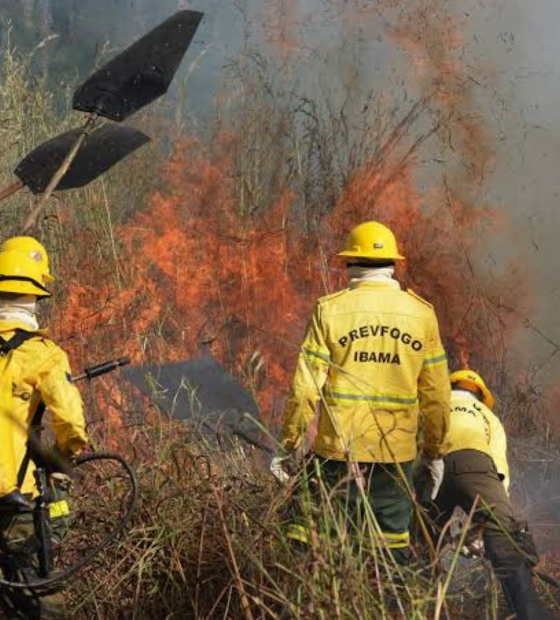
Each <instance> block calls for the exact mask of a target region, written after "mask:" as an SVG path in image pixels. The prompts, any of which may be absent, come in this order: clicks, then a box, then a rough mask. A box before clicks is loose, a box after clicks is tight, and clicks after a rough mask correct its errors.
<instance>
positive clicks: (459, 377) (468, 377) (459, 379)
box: [449, 370, 494, 409]
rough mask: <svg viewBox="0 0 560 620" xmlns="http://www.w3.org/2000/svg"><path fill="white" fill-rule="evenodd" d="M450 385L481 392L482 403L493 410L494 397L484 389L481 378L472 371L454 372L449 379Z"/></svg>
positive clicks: (484, 385) (484, 384)
mask: <svg viewBox="0 0 560 620" xmlns="http://www.w3.org/2000/svg"><path fill="white" fill-rule="evenodd" d="M449 379H450V381H451V385H456V384H459V386H461V385H462V386H464V387H465V388H466V389H467V390H468V389H472V388H475V389H478V390H480V391H481V392H482V402H483V403H484V404H485V405H486V406H487V407H488V408H489V409H493V408H494V397H493V396H492V392H491V391H490V390H489V389H488V388H487V387H486V383H484V380H483V379H482V377H481V376H480V375H479V374H478V373H476V372H474V370H456V371H455V372H452V373H451V376H450V377H449Z"/></svg>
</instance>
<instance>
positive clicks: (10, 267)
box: [0, 250, 51, 297]
mask: <svg viewBox="0 0 560 620" xmlns="http://www.w3.org/2000/svg"><path fill="white" fill-rule="evenodd" d="M0 293H13V294H15V295H35V296H36V297H50V296H51V294H50V293H49V291H48V290H47V289H46V288H45V287H44V285H43V273H42V271H41V268H40V266H39V264H38V263H37V262H36V261H35V260H33V259H32V258H31V257H29V256H28V255H27V254H23V253H22V252H18V251H16V250H8V251H5V252H0Z"/></svg>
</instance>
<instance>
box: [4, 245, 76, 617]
mask: <svg viewBox="0 0 560 620" xmlns="http://www.w3.org/2000/svg"><path fill="white" fill-rule="evenodd" d="M23 239H24V247H23V248H22V251H21V252H20V251H18V250H17V249H9V250H4V251H0V392H1V395H0V396H1V404H0V442H1V444H2V450H1V451H0V568H1V569H2V573H3V574H4V576H5V578H7V579H8V580H17V581H21V579H22V573H23V574H25V573H26V572H27V571H33V570H34V568H35V563H34V559H35V558H34V547H33V520H32V515H31V514H30V512H29V508H30V500H31V499H32V497H33V495H34V494H35V492H36V491H35V485H34V476H33V470H34V467H33V464H32V463H31V464H30V465H29V467H28V468H27V470H26V471H23V470H22V463H23V462H24V458H25V454H26V448H27V437H28V433H29V429H30V426H31V423H32V420H33V416H34V413H35V411H36V409H37V407H38V405H39V403H40V402H41V401H43V402H44V403H45V405H46V406H47V408H48V410H49V411H50V414H51V428H52V430H53V433H54V436H55V439H56V444H57V447H58V449H59V450H60V452H61V453H62V454H63V455H66V456H68V457H72V456H74V455H77V454H78V453H79V452H80V451H81V450H82V449H83V448H84V447H85V446H86V445H87V436H86V431H85V421H84V416H83V407H82V400H81V397H80V393H79V391H78V390H77V388H76V386H75V385H73V383H72V381H71V373H70V366H69V363H68V358H67V356H66V354H65V353H64V351H62V349H60V347H58V346H57V345H56V344H54V343H53V342H52V341H51V340H50V339H49V338H48V337H47V335H46V333H45V332H44V331H42V330H41V329H39V325H38V323H37V316H36V304H37V300H39V299H43V298H46V297H50V293H49V292H48V290H47V289H46V288H45V282H46V281H47V280H49V278H50V279H51V281H52V276H50V274H49V273H48V257H47V255H46V252H45V251H44V248H42V246H41V245H40V244H38V242H36V241H35V240H32V241H34V242H35V244H37V246H38V247H39V250H40V251H39V250H37V248H35V250H33V252H34V255H30V253H29V251H28V249H29V248H28V247H27V246H28V245H29V238H23ZM15 247H16V248H17V247H18V246H17V243H16V246H15ZM1 598H2V603H3V606H4V608H5V611H6V613H7V614H8V617H9V618H53V617H57V618H63V617H67V616H66V613H65V612H64V609H63V604H62V602H61V596H60V594H54V595H49V596H46V597H44V598H39V597H37V596H36V595H35V594H34V593H33V592H31V591H25V590H24V591H22V590H10V589H8V588H3V589H2V597H1Z"/></svg>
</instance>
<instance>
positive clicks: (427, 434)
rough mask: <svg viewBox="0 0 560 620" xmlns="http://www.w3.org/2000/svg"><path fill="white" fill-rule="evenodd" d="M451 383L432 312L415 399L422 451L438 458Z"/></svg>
mask: <svg viewBox="0 0 560 620" xmlns="http://www.w3.org/2000/svg"><path fill="white" fill-rule="evenodd" d="M450 394H451V387H450V384H449V371H448V369H447V356H446V355H445V350H444V348H443V345H442V343H441V338H440V335H439V328H438V324H437V319H436V316H435V314H434V315H433V321H432V324H431V326H430V330H429V332H428V339H427V342H426V354H425V358H424V363H423V366H422V370H421V372H420V376H419V378H418V400H419V405H420V411H421V413H422V417H423V419H424V447H423V452H424V455H425V456H427V457H428V458H438V457H440V456H441V455H442V451H443V442H444V439H445V436H446V434H447V431H448V429H449V410H450V404H449V399H450Z"/></svg>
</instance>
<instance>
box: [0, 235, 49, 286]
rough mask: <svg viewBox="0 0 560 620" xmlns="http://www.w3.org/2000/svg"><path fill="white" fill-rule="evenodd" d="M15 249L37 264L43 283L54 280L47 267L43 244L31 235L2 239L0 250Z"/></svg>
mask: <svg viewBox="0 0 560 620" xmlns="http://www.w3.org/2000/svg"><path fill="white" fill-rule="evenodd" d="M8 250H17V251H18V252H23V253H24V254H27V255H28V256H30V257H31V258H32V259H33V260H34V261H35V262H36V263H37V264H38V265H39V268H40V270H41V272H42V274H43V280H42V281H43V283H44V284H48V283H49V282H54V278H53V277H52V276H51V271H50V269H49V255H48V254H47V250H45V248H44V246H43V245H42V244H41V243H39V242H38V241H37V239H34V238H33V237H12V238H11V239H7V240H6V241H4V243H3V244H2V246H1V247H0V252H4V251H8Z"/></svg>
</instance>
